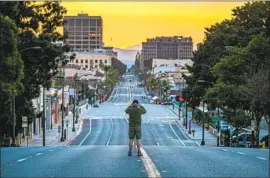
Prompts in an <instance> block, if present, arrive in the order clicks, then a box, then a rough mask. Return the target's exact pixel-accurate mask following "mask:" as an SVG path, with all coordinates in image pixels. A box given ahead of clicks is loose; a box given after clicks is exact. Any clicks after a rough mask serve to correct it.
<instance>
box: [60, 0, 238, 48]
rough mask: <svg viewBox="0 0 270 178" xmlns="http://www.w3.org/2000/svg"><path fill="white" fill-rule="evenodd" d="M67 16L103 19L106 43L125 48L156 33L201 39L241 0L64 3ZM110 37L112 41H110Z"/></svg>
mask: <svg viewBox="0 0 270 178" xmlns="http://www.w3.org/2000/svg"><path fill="white" fill-rule="evenodd" d="M62 5H63V6H64V7H66V8H67V10H68V12H67V15H77V14H78V13H82V12H83V13H88V14H89V15H100V16H102V18H103V35H104V37H103V41H104V43H105V45H106V46H113V47H119V48H126V47H129V46H134V45H138V44H141V42H143V41H145V40H146V38H153V37H156V36H173V35H182V36H191V37H192V38H193V41H194V44H197V43H199V42H201V41H202V40H203V38H204V28H205V27H209V26H211V25H212V24H214V23H216V22H220V21H222V20H223V19H225V18H230V17H231V9H232V8H234V7H236V6H240V5H243V2H222V3H221V2H216V3H213V2H201V3H200V2H137V3H135V2H63V3H62ZM111 39H112V40H111Z"/></svg>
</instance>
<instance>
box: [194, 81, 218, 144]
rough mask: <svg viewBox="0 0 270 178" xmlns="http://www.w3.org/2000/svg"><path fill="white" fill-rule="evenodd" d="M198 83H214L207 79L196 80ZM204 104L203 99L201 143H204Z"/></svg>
mask: <svg viewBox="0 0 270 178" xmlns="http://www.w3.org/2000/svg"><path fill="white" fill-rule="evenodd" d="M197 82H198V83H210V84H212V85H213V84H214V83H213V82H209V81H206V80H198V81H197ZM204 104H205V101H204V100H203V128H202V141H201V145H205V140H204V130H205V113H204V108H205V106H204Z"/></svg>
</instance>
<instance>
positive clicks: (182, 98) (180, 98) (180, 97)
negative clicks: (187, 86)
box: [175, 96, 185, 103]
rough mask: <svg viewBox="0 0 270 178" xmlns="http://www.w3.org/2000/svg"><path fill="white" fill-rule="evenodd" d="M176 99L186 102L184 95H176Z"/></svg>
mask: <svg viewBox="0 0 270 178" xmlns="http://www.w3.org/2000/svg"><path fill="white" fill-rule="evenodd" d="M175 100H176V101H178V102H180V103H183V102H185V99H184V97H182V96H176V97H175Z"/></svg>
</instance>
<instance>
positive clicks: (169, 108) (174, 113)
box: [166, 106, 179, 117]
mask: <svg viewBox="0 0 270 178" xmlns="http://www.w3.org/2000/svg"><path fill="white" fill-rule="evenodd" d="M166 107H167V108H168V109H169V110H171V111H172V112H173V113H174V114H175V115H177V116H178V117H179V114H177V113H176V112H175V111H174V110H173V109H171V108H170V107H169V106H166Z"/></svg>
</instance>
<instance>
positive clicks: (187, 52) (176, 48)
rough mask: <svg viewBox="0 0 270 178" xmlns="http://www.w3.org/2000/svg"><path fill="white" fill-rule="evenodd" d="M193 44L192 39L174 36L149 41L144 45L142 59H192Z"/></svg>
mask: <svg viewBox="0 0 270 178" xmlns="http://www.w3.org/2000/svg"><path fill="white" fill-rule="evenodd" d="M192 57H193V42H192V38H191V37H182V36H173V37H163V36H162V37H156V38H152V39H147V41H146V42H143V43H142V59H143V60H150V59H154V58H156V59H191V58H192Z"/></svg>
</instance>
